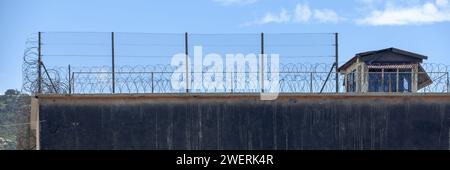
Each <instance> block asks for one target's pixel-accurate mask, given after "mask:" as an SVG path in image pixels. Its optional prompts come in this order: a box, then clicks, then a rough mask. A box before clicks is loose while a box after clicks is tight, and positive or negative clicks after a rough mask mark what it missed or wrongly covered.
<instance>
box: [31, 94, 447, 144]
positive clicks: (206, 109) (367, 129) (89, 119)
mask: <svg viewBox="0 0 450 170" xmlns="http://www.w3.org/2000/svg"><path fill="white" fill-rule="evenodd" d="M39 102H40V104H39V117H40V121H41V123H40V137H39V139H40V149H195V150H196V149H245V150H247V149H250V150H252V149H253V150H254V149H279V150H285V149H352V150H353V149H358V150H359V149H449V148H450V146H449V143H450V137H449V133H450V132H449V128H450V95H438V94H436V95H433V94H428V95H342V94H341V95H281V96H280V97H279V98H278V99H277V100H274V101H261V100H259V97H258V96H257V95H219V94H217V95H199V96H197V95H159V96H158V95H148V96H145V95H144V96H137V95H115V96H112V95H105V96H101V95H97V96H39Z"/></svg>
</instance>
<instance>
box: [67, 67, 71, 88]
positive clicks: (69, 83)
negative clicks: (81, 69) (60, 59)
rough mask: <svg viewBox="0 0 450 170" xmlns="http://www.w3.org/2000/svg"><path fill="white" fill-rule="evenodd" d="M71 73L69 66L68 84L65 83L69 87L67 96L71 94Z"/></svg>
mask: <svg viewBox="0 0 450 170" xmlns="http://www.w3.org/2000/svg"><path fill="white" fill-rule="evenodd" d="M71 74H72V73H71V71H70V64H69V82H68V83H67V84H68V85H69V94H71V93H72V77H71Z"/></svg>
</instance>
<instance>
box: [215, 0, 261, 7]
mask: <svg viewBox="0 0 450 170" xmlns="http://www.w3.org/2000/svg"><path fill="white" fill-rule="evenodd" d="M213 1H214V2H217V3H219V4H220V5H223V6H229V5H247V4H253V3H255V2H257V1H258V0H213Z"/></svg>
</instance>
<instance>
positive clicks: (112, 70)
mask: <svg viewBox="0 0 450 170" xmlns="http://www.w3.org/2000/svg"><path fill="white" fill-rule="evenodd" d="M114 55H115V54H114V32H111V66H112V68H111V74H112V80H111V81H112V82H111V83H112V93H115V92H116V75H115V74H116V73H115V72H116V71H115V56H114Z"/></svg>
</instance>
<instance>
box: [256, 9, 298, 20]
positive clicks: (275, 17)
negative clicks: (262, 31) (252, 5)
mask: <svg viewBox="0 0 450 170" xmlns="http://www.w3.org/2000/svg"><path fill="white" fill-rule="evenodd" d="M290 19H291V15H289V14H288V12H287V10H285V9H282V10H281V12H280V13H279V14H272V13H267V14H266V15H265V16H264V17H263V18H262V19H261V21H260V24H268V23H285V22H289V20H290Z"/></svg>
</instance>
